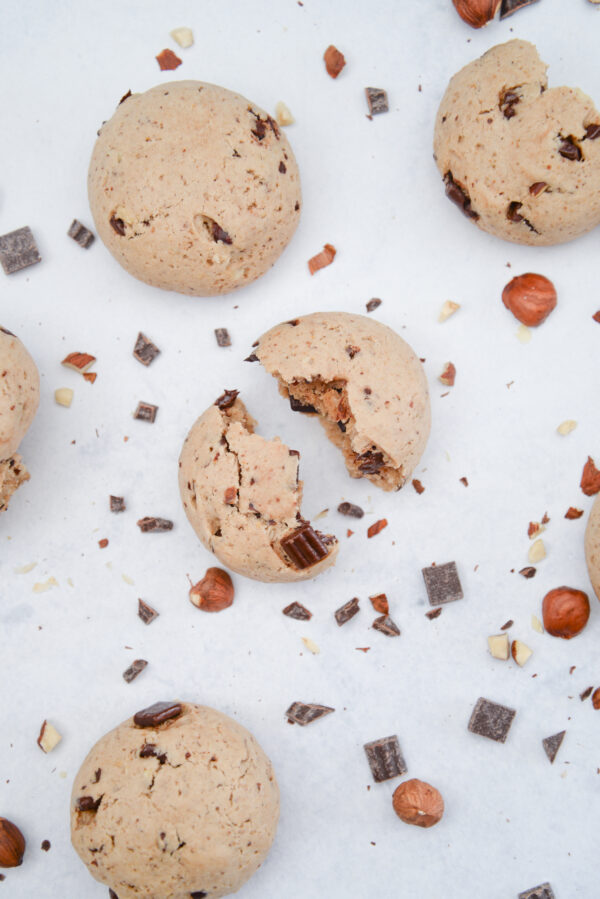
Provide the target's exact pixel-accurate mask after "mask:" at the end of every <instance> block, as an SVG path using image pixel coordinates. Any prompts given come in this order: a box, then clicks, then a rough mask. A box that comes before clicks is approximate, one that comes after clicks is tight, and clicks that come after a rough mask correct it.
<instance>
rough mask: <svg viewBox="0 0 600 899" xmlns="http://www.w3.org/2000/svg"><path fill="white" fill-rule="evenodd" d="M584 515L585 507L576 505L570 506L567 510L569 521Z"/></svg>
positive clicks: (566, 514)
mask: <svg viewBox="0 0 600 899" xmlns="http://www.w3.org/2000/svg"><path fill="white" fill-rule="evenodd" d="M582 515H583V509H576V508H575V507H574V506H569V508H568V509H567V511H566V512H565V518H568V519H569V521H574V520H575V519H576V518H581V516H582Z"/></svg>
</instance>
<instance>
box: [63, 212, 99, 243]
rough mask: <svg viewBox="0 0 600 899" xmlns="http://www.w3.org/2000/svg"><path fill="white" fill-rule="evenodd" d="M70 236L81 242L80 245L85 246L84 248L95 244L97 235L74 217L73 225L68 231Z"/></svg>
mask: <svg viewBox="0 0 600 899" xmlns="http://www.w3.org/2000/svg"><path fill="white" fill-rule="evenodd" d="M67 235H68V237H72V238H73V240H74V241H75V242H76V243H78V244H79V246H80V247H83V248H84V250H87V248H88V247H89V246H90V244H93V242H94V240H95V236H94V235H93V234H92V232H91V231H90V230H89V228H86V227H85V225H82V224H81V222H80V221H78V220H77V219H73V221H72V222H71V226H70V228H69V230H68V231H67Z"/></svg>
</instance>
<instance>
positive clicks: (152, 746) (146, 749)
mask: <svg viewBox="0 0 600 899" xmlns="http://www.w3.org/2000/svg"><path fill="white" fill-rule="evenodd" d="M140 758H141V759H149V758H156V759H158V761H159V764H161V765H164V764H165V762H166V761H167V753H166V752H157V751H156V743H144V745H143V746H142V748H141V749H140Z"/></svg>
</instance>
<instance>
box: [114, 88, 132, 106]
mask: <svg viewBox="0 0 600 899" xmlns="http://www.w3.org/2000/svg"><path fill="white" fill-rule="evenodd" d="M130 97H131V90H128V91H127V93H126V94H123V96H122V97H121V99H120V100H119V102H118V103H117V106H120V105H121V103H124V102H125V100H129V98H130Z"/></svg>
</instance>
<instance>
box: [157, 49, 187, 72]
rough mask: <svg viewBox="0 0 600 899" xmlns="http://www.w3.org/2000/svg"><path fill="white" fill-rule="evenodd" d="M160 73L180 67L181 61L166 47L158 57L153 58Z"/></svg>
mask: <svg viewBox="0 0 600 899" xmlns="http://www.w3.org/2000/svg"><path fill="white" fill-rule="evenodd" d="M155 59H156V61H157V63H158V65H159V68H160V70H161V72H168V71H171V70H172V69H177V68H178V67H179V66H180V65H181V60H180V59H179V57H178V56H177V55H176V54H175V53H173V51H172V50H169V48H168V47H167V48H166V49H165V50H161V52H160V53H159V54H158V56H156V57H155Z"/></svg>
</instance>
